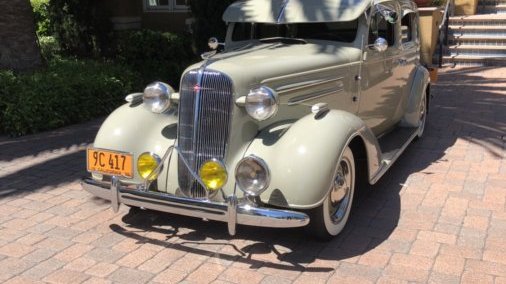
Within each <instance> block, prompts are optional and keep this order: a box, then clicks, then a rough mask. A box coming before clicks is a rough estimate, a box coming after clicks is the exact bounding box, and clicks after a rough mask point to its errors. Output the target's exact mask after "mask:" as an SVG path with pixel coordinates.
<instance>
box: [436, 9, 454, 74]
mask: <svg viewBox="0 0 506 284" xmlns="http://www.w3.org/2000/svg"><path fill="white" fill-rule="evenodd" d="M454 7H455V0H447V1H446V5H445V11H444V14H443V21H442V22H441V24H440V25H439V28H438V29H439V58H438V61H439V62H438V64H439V68H441V67H443V43H444V45H446V46H448V29H449V28H448V25H449V22H450V14H451V15H453V12H454ZM450 9H451V10H450ZM443 28H444V31H443Z"/></svg>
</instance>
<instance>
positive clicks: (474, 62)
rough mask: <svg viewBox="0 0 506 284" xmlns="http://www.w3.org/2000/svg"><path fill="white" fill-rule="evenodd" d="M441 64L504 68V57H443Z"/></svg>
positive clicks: (505, 58)
mask: <svg viewBox="0 0 506 284" xmlns="http://www.w3.org/2000/svg"><path fill="white" fill-rule="evenodd" d="M443 64H454V65H459V66H505V65H506V57H483V56H471V55H456V56H443Z"/></svg>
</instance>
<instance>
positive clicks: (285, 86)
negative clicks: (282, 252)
mask: <svg viewBox="0 0 506 284" xmlns="http://www.w3.org/2000/svg"><path fill="white" fill-rule="evenodd" d="M223 20H224V21H226V22H227V23H228V31H227V35H226V38H225V39H224V43H219V42H218V41H217V40H216V39H211V40H210V41H209V44H210V47H212V48H214V49H215V50H214V51H211V52H208V53H205V54H203V56H202V57H203V59H204V60H203V61H202V62H199V63H197V64H194V65H192V66H190V67H188V69H187V70H186V71H185V72H184V73H183V74H182V78H181V84H180V86H181V87H180V90H179V91H178V92H176V91H174V90H173V89H172V88H171V87H170V86H169V85H168V84H165V83H161V82H155V83H153V84H150V85H148V86H147V87H146V89H145V90H144V92H143V93H135V94H131V95H128V96H127V97H126V100H127V103H126V104H125V105H123V106H121V107H119V108H118V109H117V110H115V111H114V112H113V113H112V114H111V115H110V116H109V117H108V118H107V119H106V121H105V122H104V123H103V125H102V127H101V128H100V130H99V132H98V134H97V137H96V139H95V142H94V145H93V146H92V147H90V148H89V149H88V151H87V162H88V164H87V167H88V171H90V172H91V177H90V178H88V179H85V180H84V181H83V187H84V188H85V189H86V190H87V191H89V192H91V193H92V194H94V195H96V196H99V197H102V198H105V199H108V200H111V203H112V207H113V209H114V210H117V209H118V207H119V205H120V204H126V205H129V206H132V207H143V208H148V209H154V210H159V211H164V212H170V213H176V214H181V215H187V216H193V217H198V218H205V219H210V220H218V221H223V222H226V223H227V224H228V231H229V233H230V234H231V235H234V234H235V232H236V227H237V225H238V224H242V225H251V226H260V227H277V228H286V227H302V226H308V229H309V230H310V231H311V232H312V233H314V235H316V236H318V237H320V238H331V237H333V236H335V235H337V234H339V232H341V231H342V229H343V228H344V226H345V225H346V222H347V220H348V217H349V216H350V210H351V207H352V206H351V205H352V202H353V196H354V193H355V192H357V191H358V190H361V188H359V187H358V186H357V185H358V184H359V181H362V180H364V181H367V182H369V183H370V184H374V183H376V182H377V181H378V179H380V178H381V176H382V175H383V174H384V173H385V172H386V171H387V170H388V169H389V168H390V166H391V165H392V164H393V163H394V162H395V160H396V159H397V158H398V157H399V155H400V154H401V153H402V152H403V151H404V150H405V149H406V147H407V146H408V144H410V142H411V141H412V140H413V139H415V138H417V137H420V136H421V135H422V133H423V131H424V126H425V120H426V115H427V110H428V105H429V104H428V103H429V75H428V72H427V70H426V69H425V68H424V67H423V66H421V65H420V61H419V60H420V56H419V51H420V47H419V35H418V26H417V25H418V13H417V9H416V5H415V4H413V3H412V2H411V1H409V0H401V1H398V0H395V1H389V0H377V1H368V0H357V1H344V0H328V1H312V0H284V1H281V0H272V1H270V0H246V1H238V2H236V3H234V4H232V5H231V6H230V7H228V9H227V10H226V11H225V13H224V15H223Z"/></svg>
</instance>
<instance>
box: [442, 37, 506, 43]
mask: <svg viewBox="0 0 506 284" xmlns="http://www.w3.org/2000/svg"><path fill="white" fill-rule="evenodd" d="M448 40H449V43H450V44H453V45H456V44H459V45H499V46H504V45H506V36H490V35H458V36H454V35H450V36H449V37H448Z"/></svg>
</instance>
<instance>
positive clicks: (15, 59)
mask: <svg viewBox="0 0 506 284" xmlns="http://www.w3.org/2000/svg"><path fill="white" fill-rule="evenodd" d="M0 39H1V40H0V68H7V69H13V70H15V71H25V70H33V69H36V68H38V67H40V66H41V65H42V59H41V54H40V47H39V45H38V43H37V36H36V34H35V22H34V17H33V11H32V6H31V5H30V1H29V0H10V1H6V0H2V1H0Z"/></svg>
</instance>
